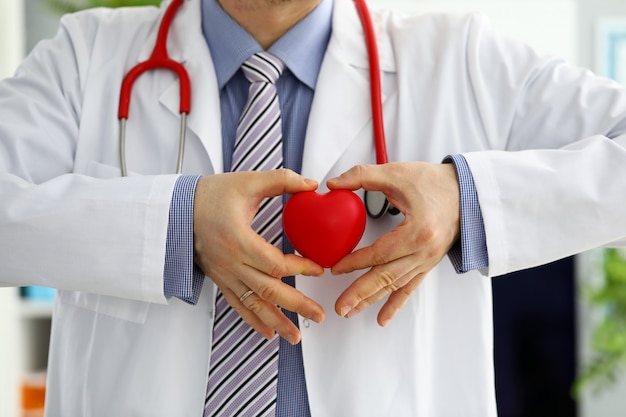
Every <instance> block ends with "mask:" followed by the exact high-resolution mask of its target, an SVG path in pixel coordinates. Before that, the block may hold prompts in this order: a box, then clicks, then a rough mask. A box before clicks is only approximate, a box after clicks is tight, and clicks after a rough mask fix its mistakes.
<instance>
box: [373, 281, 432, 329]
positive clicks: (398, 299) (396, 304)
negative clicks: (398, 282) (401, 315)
mask: <svg viewBox="0 0 626 417" xmlns="http://www.w3.org/2000/svg"><path fill="white" fill-rule="evenodd" d="M425 277H426V273H422V274H418V275H417V276H416V277H415V278H413V279H412V280H411V281H409V282H408V283H407V284H406V285H404V286H403V287H402V288H400V289H398V291H395V292H393V293H392V294H391V295H390V296H389V299H388V300H387V302H385V304H384V305H383V307H382V308H381V309H380V312H379V313H378V324H379V325H380V326H382V327H385V326H386V325H387V324H389V322H390V321H391V320H392V319H393V318H394V317H395V316H396V314H398V311H400V310H401V309H402V307H404V305H405V304H406V302H407V301H408V300H409V297H411V295H412V294H413V292H415V290H416V289H417V288H418V287H419V286H420V284H421V283H422V282H423V281H424V278H425Z"/></svg>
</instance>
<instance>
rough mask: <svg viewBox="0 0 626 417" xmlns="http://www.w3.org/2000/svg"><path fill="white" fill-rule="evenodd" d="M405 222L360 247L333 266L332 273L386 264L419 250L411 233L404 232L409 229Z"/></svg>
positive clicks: (343, 272)
mask: <svg viewBox="0 0 626 417" xmlns="http://www.w3.org/2000/svg"><path fill="white" fill-rule="evenodd" d="M408 229H409V227H406V225H405V223H402V224H401V225H399V226H398V227H396V228H395V229H393V230H392V231H391V232H389V233H386V234H384V235H383V236H381V237H380V238H379V239H377V240H376V241H375V242H374V243H373V244H372V245H370V246H366V247H364V248H361V249H358V250H356V251H354V252H352V253H350V254H348V255H346V256H345V257H343V258H342V259H340V260H339V261H338V262H337V263H336V264H335V265H333V266H332V268H331V270H330V272H331V273H332V274H335V275H336V274H346V273H349V272H353V271H358V270H361V269H365V268H369V267H371V266H376V265H384V264H387V263H389V262H392V261H394V260H396V259H399V258H402V257H405V256H408V255H411V254H413V253H416V252H417V251H419V246H418V245H416V244H415V243H414V242H413V240H414V238H415V236H413V239H412V238H411V235H409V234H407V233H404V231H405V230H407V231H408Z"/></svg>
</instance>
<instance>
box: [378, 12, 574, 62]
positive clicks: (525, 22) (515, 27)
mask: <svg viewBox="0 0 626 417" xmlns="http://www.w3.org/2000/svg"><path fill="white" fill-rule="evenodd" d="M368 3H369V4H371V5H376V6H380V7H392V8H397V9H399V10H404V11H406V12H409V13H425V12H432V11H442V12H471V11H481V12H484V13H485V14H486V15H487V16H489V18H490V19H491V23H492V24H493V26H494V28H496V29H497V30H498V31H500V32H502V33H504V34H506V35H510V36H513V37H515V38H517V39H520V40H522V41H524V42H526V43H528V44H529V45H532V46H533V47H534V48H536V49H537V50H539V51H541V52H544V53H547V54H551V55H556V56H559V57H561V58H563V59H565V60H567V61H568V62H571V63H573V64H577V63H578V42H577V22H578V1H577V0H369V1H368Z"/></svg>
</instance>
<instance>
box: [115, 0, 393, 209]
mask: <svg viewBox="0 0 626 417" xmlns="http://www.w3.org/2000/svg"><path fill="white" fill-rule="evenodd" d="M184 1H185V0H172V2H171V3H170V5H169V6H168V7H167V9H166V11H165V15H164V16H163V20H162V21H161V25H160V26H159V31H158V34H157V39H156V43H155V45H154V49H153V51H152V54H151V55H150V57H149V58H148V59H147V60H146V61H144V62H141V63H139V64H138V65H136V66H135V67H133V68H132V69H131V70H130V71H129V72H128V74H126V76H125V77H124V80H123V82H122V89H121V92H120V105H119V110H118V119H119V121H120V138H119V139H120V165H121V169H122V176H127V175H128V171H127V169H126V121H127V120H128V108H129V106H130V97H131V90H132V88H133V83H134V82H135V80H136V79H137V77H139V76H140V75H141V74H143V73H144V72H147V71H151V70H154V69H166V70H169V71H172V72H174V73H175V74H176V75H177V76H178V80H179V83H180V115H181V119H180V135H179V145H178V159H177V164H176V173H177V174H180V173H181V172H182V169H183V156H184V152H185V131H186V128H187V115H188V114H189V112H190V111H191V82H190V80H189V74H188V73H187V70H186V69H185V67H184V66H183V65H182V64H181V63H180V62H176V61H174V60H173V59H171V58H170V57H169V55H168V53H167V35H168V33H169V30H170V27H171V25H172V20H173V19H174V16H175V15H176V12H177V11H178V9H179V8H180V6H181V5H182V4H183V2H184ZM340 1H341V0H340ZM353 1H354V4H355V6H356V9H357V11H358V13H359V17H360V19H361V24H362V26H363V32H364V34H365V43H366V46H367V53H368V57H369V66H370V90H371V92H370V94H371V103H372V120H373V130H374V132H373V133H374V145H375V148H376V163H377V164H386V163H387V162H388V160H387V146H386V140H385V129H384V122H383V108H382V93H381V81H380V63H379V60H378V47H377V45H376V34H375V32H374V25H373V23H372V18H371V15H370V12H369V9H368V7H367V4H366V2H365V0H353ZM364 200H365V208H366V210H367V214H368V215H369V216H370V217H372V218H375V219H377V218H379V217H382V216H383V215H384V214H386V213H390V214H397V213H398V212H399V211H398V210H397V209H396V208H395V207H393V206H391V204H390V203H389V201H388V200H387V198H386V197H385V195H384V194H383V193H381V192H378V191H376V192H367V191H365V197H364Z"/></svg>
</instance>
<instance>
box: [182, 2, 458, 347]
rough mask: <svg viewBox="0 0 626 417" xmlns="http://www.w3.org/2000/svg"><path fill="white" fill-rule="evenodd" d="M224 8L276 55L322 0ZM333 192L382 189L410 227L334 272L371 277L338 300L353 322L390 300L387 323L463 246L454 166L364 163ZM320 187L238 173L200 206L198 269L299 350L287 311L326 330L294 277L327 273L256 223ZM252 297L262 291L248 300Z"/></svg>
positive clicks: (221, 178)
mask: <svg viewBox="0 0 626 417" xmlns="http://www.w3.org/2000/svg"><path fill="white" fill-rule="evenodd" d="M220 4H221V6H222V7H223V8H224V10H225V11H226V12H227V13H228V14H229V15H230V16H231V17H233V18H234V19H235V20H236V21H237V22H239V23H240V24H241V25H242V26H243V27H244V28H245V29H246V30H247V31H248V32H250V34H252V36H254V38H255V39H256V40H257V41H258V42H259V43H260V44H261V45H262V46H263V47H264V48H268V47H269V46H271V45H272V44H273V43H274V42H275V41H276V40H277V39H279V38H280V37H281V36H282V35H283V34H285V33H286V32H287V31H288V30H289V29H290V28H291V27H293V25H295V24H296V23H297V22H298V21H299V20H300V19H302V18H303V17H304V16H306V14H308V13H309V12H310V11H311V10H312V9H313V8H315V6H317V4H319V0H316V1H311V0H220ZM327 185H328V187H329V188H330V189H347V190H357V189H360V188H364V189H366V190H372V191H382V192H383V193H385V195H386V196H387V198H388V199H389V201H390V202H391V203H392V204H393V205H394V206H395V207H397V208H398V209H400V211H401V212H402V214H403V215H404V221H403V222H402V223H401V224H400V225H399V226H398V227H397V228H395V229H394V230H393V231H391V232H390V233H388V234H386V235H384V236H381V237H380V238H379V239H378V240H376V241H375V242H374V243H373V244H372V245H371V246H369V247H366V248H363V249H360V250H358V251H356V252H354V253H352V254H349V255H347V256H346V257H344V258H343V259H342V260H340V261H339V262H338V263H337V264H336V265H334V266H333V267H332V269H331V272H332V273H333V274H345V273H349V272H353V271H361V270H363V271H365V272H364V273H363V274H362V275H361V276H360V277H359V278H358V279H356V280H355V281H354V282H353V283H352V284H351V285H350V286H349V287H348V288H347V289H346V290H345V291H344V292H343V293H342V294H341V295H340V296H339V298H338V299H337V302H336V304H335V311H336V312H337V314H339V315H341V316H342V317H346V318H351V317H354V316H355V315H356V314H358V313H359V312H361V311H363V310H364V309H366V308H367V307H368V306H369V305H371V304H374V303H376V302H378V301H380V300H382V299H383V298H386V301H385V302H384V304H383V306H382V308H381V309H380V312H379V314H378V323H379V324H380V325H381V326H384V325H386V324H387V323H388V322H389V321H390V320H391V319H392V318H393V317H394V316H395V315H396V313H397V312H398V311H399V310H400V309H401V308H402V306H403V305H404V304H405V303H406V301H407V300H408V299H409V297H410V296H411V294H412V293H413V291H415V289H417V287H418V286H419V285H420V283H421V282H422V281H423V279H424V277H425V276H426V274H427V273H428V272H429V271H430V270H431V269H432V268H434V267H435V266H436V265H437V264H438V263H439V262H440V261H441V259H442V258H443V257H444V256H445V255H446V253H447V252H448V251H449V250H450V248H451V247H452V245H453V244H454V243H455V242H456V241H457V240H458V239H459V234H460V232H459V230H460V226H459V224H460V221H459V187H458V182H457V177H456V172H455V170H454V166H453V165H451V164H428V163H422V162H406V163H390V164H385V165H359V166H355V167H354V168H352V169H350V170H349V171H347V172H345V173H344V174H342V175H341V176H339V177H337V178H334V179H331V180H329V181H328V182H327ZM317 186H318V184H317V182H315V181H313V180H308V179H305V178H303V177H302V176H300V175H298V174H296V173H294V172H293V171H290V170H287V169H282V170H276V171H266V172H235V173H225V174H218V175H210V176H205V177H202V178H201V179H200V181H199V182H198V185H197V188H196V195H195V200H194V256H195V262H196V264H197V265H198V266H199V267H200V268H201V269H202V270H203V272H204V273H205V274H206V276H208V277H210V279H212V280H213V281H214V282H215V283H216V285H217V286H218V287H219V288H220V289H221V291H222V292H223V293H224V296H225V297H226V300H227V301H228V302H229V304H230V305H231V306H232V307H233V308H234V309H235V310H236V311H237V312H238V313H239V314H240V315H241V316H242V317H243V319H244V320H245V321H246V322H247V323H248V324H250V325H251V326H252V327H253V328H254V329H255V330H256V331H258V332H259V333H260V334H262V335H263V336H264V337H266V338H268V339H269V338H272V337H274V335H275V333H278V334H279V335H280V336H281V337H283V338H285V339H286V340H287V341H289V342H290V343H293V344H295V343H299V341H300V337H301V336H300V332H299V330H298V328H297V327H296V326H295V325H294V324H293V323H292V322H291V321H290V320H289V319H288V318H287V317H286V316H285V315H284V314H283V313H282V311H281V310H280V307H282V308H285V309H287V310H290V311H293V312H295V313H297V314H299V315H301V316H303V317H305V318H308V319H310V320H313V321H315V322H317V323H321V322H322V321H323V320H324V317H325V311H324V309H323V308H322V306H320V305H319V304H318V303H317V302H316V301H315V300H312V299H310V298H309V297H306V296H305V295H304V294H302V293H301V292H300V291H298V290H297V289H295V288H293V287H291V286H289V285H287V284H284V283H283V282H282V281H281V278H282V277H284V276H291V275H306V276H319V275H322V274H323V272H324V269H323V268H322V267H321V266H319V265H317V264H316V263H314V262H313V261H311V260H309V259H306V258H302V257H300V256H296V255H292V254H287V255H285V254H283V253H282V252H281V251H280V250H279V249H278V248H276V247H274V246H273V245H271V244H269V243H267V242H266V241H265V240H264V239H263V238H262V237H260V236H259V235H258V234H257V233H256V232H255V231H254V230H252V228H251V227H250V224H251V222H252V219H253V217H254V215H255V214H256V212H257V211H258V208H259V205H260V204H261V201H262V200H263V199H264V198H266V197H274V196H278V195H282V194H283V193H289V194H292V193H297V192H302V191H314V190H315V189H317ZM248 290H252V291H254V294H252V295H250V296H249V297H247V298H246V299H245V300H244V301H243V302H242V301H240V299H239V297H241V296H242V295H243V294H244V293H246V292H247V291H248Z"/></svg>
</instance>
